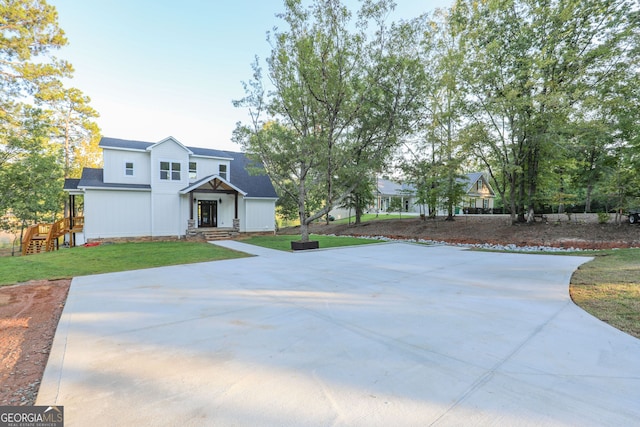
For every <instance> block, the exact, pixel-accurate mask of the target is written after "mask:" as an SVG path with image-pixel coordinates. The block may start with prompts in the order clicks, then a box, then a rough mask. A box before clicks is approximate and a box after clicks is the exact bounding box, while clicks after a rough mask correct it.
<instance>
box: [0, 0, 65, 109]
mask: <svg viewBox="0 0 640 427" xmlns="http://www.w3.org/2000/svg"><path fill="white" fill-rule="evenodd" d="M0 31H1V34H2V37H0V121H2V122H7V121H9V120H10V118H11V116H10V112H12V111H15V109H16V104H17V103H18V104H19V103H20V102H21V100H22V99H23V98H24V97H25V96H30V95H36V94H37V93H39V92H40V91H41V90H43V89H45V88H47V87H48V86H49V85H50V84H52V83H54V82H55V81H56V79H58V78H60V77H63V76H70V74H71V72H72V68H71V65H70V64H69V63H67V62H65V61H60V60H58V59H56V58H55V57H52V56H50V55H49V52H50V51H51V50H53V49H58V48H60V47H61V46H64V45H66V44H67V39H66V38H65V36H64V32H63V31H62V29H60V28H59V27H58V14H57V12H56V10H55V8H54V7H53V6H50V5H48V4H47V3H46V1H45V0H15V1H3V2H2V3H1V4H0Z"/></svg>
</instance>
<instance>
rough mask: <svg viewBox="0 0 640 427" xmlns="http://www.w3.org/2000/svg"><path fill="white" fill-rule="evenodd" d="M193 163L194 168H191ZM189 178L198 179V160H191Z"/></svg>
mask: <svg viewBox="0 0 640 427" xmlns="http://www.w3.org/2000/svg"><path fill="white" fill-rule="evenodd" d="M191 165H193V166H194V167H193V169H191ZM189 179H190V180H196V179H198V162H195V161H194V162H191V161H190V162H189Z"/></svg>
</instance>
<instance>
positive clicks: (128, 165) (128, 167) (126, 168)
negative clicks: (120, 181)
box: [124, 162, 133, 176]
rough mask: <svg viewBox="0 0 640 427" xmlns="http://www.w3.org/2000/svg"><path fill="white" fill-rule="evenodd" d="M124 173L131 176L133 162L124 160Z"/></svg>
mask: <svg viewBox="0 0 640 427" xmlns="http://www.w3.org/2000/svg"><path fill="white" fill-rule="evenodd" d="M124 175H125V176H133V162H125V164H124Z"/></svg>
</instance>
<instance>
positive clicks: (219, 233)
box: [202, 228, 238, 241]
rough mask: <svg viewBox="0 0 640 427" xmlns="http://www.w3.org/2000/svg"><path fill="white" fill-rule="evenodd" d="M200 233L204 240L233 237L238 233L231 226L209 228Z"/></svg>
mask: <svg viewBox="0 0 640 427" xmlns="http://www.w3.org/2000/svg"><path fill="white" fill-rule="evenodd" d="M202 235H203V236H204V238H205V239H206V240H208V241H209V240H229V239H233V238H234V237H236V236H237V235H238V233H237V232H236V231H235V230H233V229H231V228H218V229H211V230H206V231H203V232H202Z"/></svg>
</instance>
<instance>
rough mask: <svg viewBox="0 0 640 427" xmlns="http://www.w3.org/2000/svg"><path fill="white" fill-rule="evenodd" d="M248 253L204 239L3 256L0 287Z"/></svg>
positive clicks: (234, 256) (124, 244)
mask: <svg viewBox="0 0 640 427" xmlns="http://www.w3.org/2000/svg"><path fill="white" fill-rule="evenodd" d="M245 256H247V255H246V254H243V253H241V252H236V251H232V250H229V249H226V248H222V247H220V246H215V245H212V244H209V243H201V242H184V241H173V242H137V243H114V244H104V245H100V246H93V247H85V246H78V247H75V248H71V249H61V250H59V251H55V252H45V253H40V254H35V255H27V256H18V257H0V286H1V285H9V284H13V283H18V282H26V281H28V280H39V279H49V280H55V279H64V278H71V277H75V276H86V275H90V274H99V273H112V272H116V271H127V270H138V269H141V268H150V267H161V266H165V265H178V264H189V263H194V262H204V261H216V260H222V259H231V258H240V257H245Z"/></svg>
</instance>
